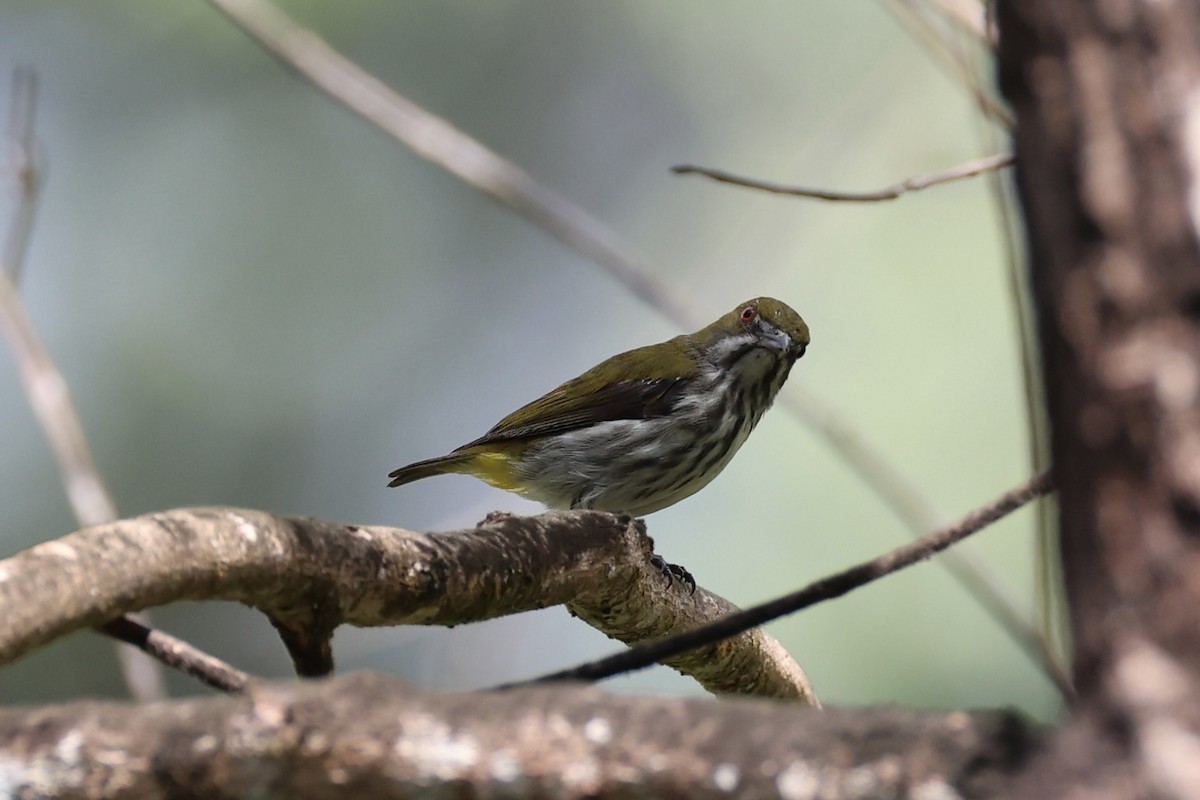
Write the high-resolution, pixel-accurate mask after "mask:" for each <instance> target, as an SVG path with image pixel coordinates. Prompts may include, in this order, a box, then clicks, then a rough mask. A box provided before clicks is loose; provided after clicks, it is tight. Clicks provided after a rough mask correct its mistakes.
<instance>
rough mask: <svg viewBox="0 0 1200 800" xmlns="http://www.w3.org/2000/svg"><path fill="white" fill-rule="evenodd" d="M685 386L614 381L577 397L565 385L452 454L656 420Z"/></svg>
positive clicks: (574, 384) (572, 384) (674, 381)
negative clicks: (606, 424)
mask: <svg viewBox="0 0 1200 800" xmlns="http://www.w3.org/2000/svg"><path fill="white" fill-rule="evenodd" d="M581 377H582V376H581ZM687 382H688V381H687V379H686V378H656V379H650V380H641V381H618V382H616V383H610V384H608V385H606V386H602V387H600V388H598V389H596V390H595V391H592V392H582V393H581V392H579V391H578V389H580V388H582V386H581V385H580V384H581V383H582V381H580V379H576V380H575V381H569V382H567V383H565V384H563V385H562V386H560V387H558V388H557V389H555V390H554V391H552V392H550V393H549V394H547V395H545V396H543V397H540V398H538V399H537V400H534V401H533V402H532V403H530V404H529V405H527V406H524V407H523V408H520V409H517V410H516V411H514V412H513V413H512V414H509V415H508V416H507V417H505V418H504V419H502V420H500V421H499V422H498V423H496V425H495V427H493V428H492V429H491V430H490V431H488V432H487V433H485V434H484V435H483V436H481V437H479V438H478V439H476V440H475V441H473V442H470V443H468V444H465V445H463V446H462V447H460V448H458V449H459V450H466V449H468V448H470V447H475V446H477V445H481V444H488V443H490V442H503V441H513V440H517V439H528V438H530V437H534V436H546V435H549V434H556V433H566V432H568V431H574V430H579V429H580V428H586V427H588V426H589V425H595V424H596V423H598V422H608V421H611V420H618V419H649V418H651V417H661V416H663V415H665V414H669V413H670V412H671V409H672V408H673V407H674V405H675V403H676V402H677V401H678V399H679V396H680V394H681V393H682V392H683V389H684V387H685V386H686V385H687Z"/></svg>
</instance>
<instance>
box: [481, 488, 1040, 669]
mask: <svg viewBox="0 0 1200 800" xmlns="http://www.w3.org/2000/svg"><path fill="white" fill-rule="evenodd" d="M1052 488H1053V484H1052V482H1051V478H1050V473H1049V472H1045V473H1042V474H1041V475H1039V476H1037V477H1036V478H1033V479H1031V480H1029V481H1027V482H1025V483H1023V484H1021V485H1020V486H1018V487H1016V488H1014V489H1010V490H1009V491H1007V492H1005V493H1004V494H1002V495H1001V496H1000V497H998V498H996V499H995V500H993V501H992V502H991V503H988V504H987V505H986V506H983V507H982V508H979V509H977V510H975V511H972V512H971V513H970V514H968V515H967V516H965V517H963V518H962V519H961V520H959V521H958V522H956V523H955V524H953V525H950V526H949V527H946V528H943V529H941V530H938V531H934V532H933V533H930V534H929V535H927V536H924V537H922V538H921V539H918V540H917V541H915V542H912V543H910V544H907V545H905V546H903V547H898V548H896V549H895V550H893V551H891V552H890V553H886V554H884V555H882V556H879V557H878V558H874V559H871V560H870V561H866V562H864V563H862V564H858V565H857V566H854V567H851V568H849V569H847V570H844V571H843V572H839V573H837V574H835V575H830V576H829V577H827V578H822V579H821V580H819V581H816V582H814V583H810V584H809V585H808V586H806V587H804V588H803V589H800V590H799V591H796V592H792V593H791V594H786V595H784V596H783V597H779V598H776V599H775V600H770V601H768V602H766V603H762V604H760V605H757V606H752V607H751V608H748V609H746V610H745V611H739V612H738V613H736V614H731V615H730V616H728V617H725V618H723V619H719V620H717V621H716V622H712V623H710V624H708V625H705V626H703V627H700V628H696V629H693V630H690V631H687V632H686V633H681V634H678V635H676V636H671V637H669V638H666V639H662V640H660V641H657V642H648V643H646V644H643V645H639V646H637V647H634V648H631V649H630V650H627V651H624V652H621V653H617V654H615V655H611V656H608V657H607V658H602V659H598V660H596V661H591V662H588V663H586V664H581V665H579V666H577V667H573V668H571V669H565V670H561V671H559V672H554V673H550V674H549V675H543V676H542V677H540V678H535V679H534V680H532V681H525V682H523V683H518V684H509V685H508V686H522V685H527V684H529V683H550V682H553V681H570V680H573V681H580V680H582V681H597V680H602V679H604V678H611V677H612V676H614V675H620V674H622V673H626V672H632V671H634V670H638V669H643V668H645V667H649V666H651V665H653V664H655V663H658V662H659V661H662V660H663V659H666V658H670V657H672V656H676V655H679V654H681V653H686V652H688V651H689V650H692V649H694V648H696V647H701V646H704V645H709V644H712V643H714V642H717V641H720V640H722V639H724V638H726V637H728V636H732V635H734V634H737V633H741V632H742V631H746V630H750V629H751V628H754V627H757V626H759V625H762V624H764V623H767V622H770V621H771V620H773V619H778V618H779V617H782V616H784V615H786V614H791V613H794V612H796V611H799V610H801V609H803V608H808V607H809V606H813V605H816V604H817V603H822V602H824V601H826V600H832V599H834V598H836V597H841V596H842V595H844V594H846V593H847V592H850V591H852V590H854V589H857V588H859V587H861V586H865V585H866V584H868V583H871V582H872V581H875V580H878V579H879V578H882V577H884V576H886V575H890V574H891V573H893V572H896V571H897V570H900V569H903V568H905V567H910V566H912V565H913V564H917V563H919V562H921V561H924V560H926V559H928V558H929V557H930V556H932V555H934V554H935V553H938V552H941V551H942V550H945V549H946V548H947V547H949V546H950V545H952V544H955V543H956V542H959V541H961V540H962V539H965V538H966V537H968V536H970V535H971V534H973V533H976V532H978V531H980V530H982V529H983V528H985V527H987V526H988V525H990V524H991V523H993V522H995V521H996V520H998V519H1000V518H1001V517H1004V516H1005V515H1007V514H1009V513H1011V512H1013V511H1015V510H1017V509H1018V508H1020V507H1021V506H1023V505H1025V504H1026V503H1028V502H1030V501H1031V500H1033V499H1035V498H1037V497H1041V496H1042V495H1044V494H1047V493H1048V492H1050V491H1051V489H1052ZM505 688H507V687H505Z"/></svg>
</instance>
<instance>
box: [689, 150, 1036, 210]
mask: <svg viewBox="0 0 1200 800" xmlns="http://www.w3.org/2000/svg"><path fill="white" fill-rule="evenodd" d="M1012 163H1013V156H1012V154H1010V153H1000V154H998V155H994V156H988V157H987V158H979V159H975V160H974V161H968V162H966V163H965V164H959V165H958V166H956V167H952V168H951V169H948V170H945V171H944V172H937V173H934V174H933V175H922V176H920V177H916V178H908V179H907V180H903V181H901V182H900V183H897V184H893V185H892V186H888V187H886V188H884V189H878V190H876V191H873V192H835V191H831V190H829V189H806V188H804V187H802V186H787V185H784V184H781V183H771V182H769V181H760V180H755V179H753V178H743V177H741V176H739V175H734V174H733V173H730V172H724V171H722V170H719V169H709V168H708V167H697V166H693V165H691V164H681V165H679V166H677V167H671V172H674V173H675V174H676V175H703V176H705V177H706V178H712V179H713V180H714V181H720V182H721V183H729V184H732V185H734V186H742V187H745V188H747V189H757V190H759V191H761V192H771V193H772V194H786V195H790V196H792V197H811V198H815V199H817V200H831V201H838V202H853V203H875V202H879V201H882V200H895V199H896V198H897V197H900V196H901V195H903V194H907V193H909V192H917V191H920V190H921V189H928V188H929V187H930V186H937V185H939V184H942V183H950V182H951V181H958V180H962V179H963V178H971V177H974V176H976V175H980V174H983V173H985V172H991V171H993V170H998V169H1002V168H1003V167H1007V166H1010V165H1011V164H1012Z"/></svg>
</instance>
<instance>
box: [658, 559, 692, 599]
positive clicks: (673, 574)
mask: <svg viewBox="0 0 1200 800" xmlns="http://www.w3.org/2000/svg"><path fill="white" fill-rule="evenodd" d="M650 566H652V567H654V568H655V569H657V570H658V571H659V573H660V574H661V575H662V576H663V578H665V579H666V581H667V586H670V585H671V584H672V583H674V582H675V581H679V582H680V583H682V584H683V585H685V586H687V587H688V594H690V595H691V594H695V593H696V579H695V578H693V577H692V573H690V572H688V571H687V570H686V569H684V568H683V567H681V566H679V565H678V564H672V563H670V562H669V561H667V560H666V559H665V558H663V557H662V556H660V555H657V554H656V555H653V556H651V557H650Z"/></svg>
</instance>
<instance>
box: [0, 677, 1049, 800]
mask: <svg viewBox="0 0 1200 800" xmlns="http://www.w3.org/2000/svg"><path fill="white" fill-rule="evenodd" d="M1035 743H1036V736H1035V734H1033V733H1031V731H1030V730H1029V729H1028V728H1027V727H1026V726H1025V725H1024V724H1023V723H1022V722H1021V721H1020V720H1019V719H1017V718H1015V717H1012V716H1011V715H1007V714H1004V713H999V712H979V713H972V714H968V713H965V712H949V713H945V712H938V713H935V712H925V713H922V712H916V711H907V710H900V709H889V710H880V711H831V712H818V711H815V710H811V709H803V708H798V707H796V706H795V705H785V704H770V703H765V702H762V701H758V700H749V699H736V698H730V699H728V700H727V701H723V702H721V703H713V702H711V701H707V700H704V701H701V700H669V699H662V698H646V697H614V696H609V695H605V694H602V693H600V692H598V691H595V690H591V689H581V688H577V687H561V686H560V687H553V688H541V687H538V688H527V689H520V690H513V691H511V692H484V693H473V694H465V695H439V694H432V693H425V692H421V691H419V690H417V689H415V688H414V687H412V686H409V685H407V684H405V683H403V682H401V681H397V680H395V679H392V678H386V677H383V676H379V675H371V674H366V673H362V674H358V675H353V676H349V677H346V678H337V679H333V680H329V681H320V682H308V683H299V684H297V683H293V684H289V685H281V686H264V687H259V688H256V689H255V690H253V691H252V692H251V693H249V694H248V695H246V696H243V697H241V698H227V697H217V698H208V699H205V700H190V701H174V702H168V703H158V704H154V705H151V706H145V707H140V708H139V707H136V706H130V705H128V704H120V703H74V704H71V705H64V706H58V707H54V708H45V709H25V710H22V709H16V710H9V711H0V746H2V747H3V750H2V755H0V796H3V797H13V798H46V797H72V798H125V797H137V798H167V797H180V796H185V795H186V796H188V797H222V798H223V797H256V798H275V797H278V798H289V800H293V799H299V798H346V797H370V798H377V799H378V800H386V799H387V798H411V797H450V796H453V797H460V798H472V797H489V798H542V797H545V798H549V797H553V798H560V799H562V800H569V799H570V798H610V797H612V798H628V797H659V798H664V797H665V798H674V797H677V798H708V797H729V796H731V795H735V796H741V797H755V798H772V797H783V798H802V797H817V796H820V797H881V798H882V797H927V798H937V797H962V798H978V797H989V796H992V795H994V793H995V791H996V790H997V788H998V787H1000V786H1002V785H1004V783H1005V782H1006V781H1007V780H1009V778H1010V777H1011V774H1012V773H1013V771H1014V770H1017V769H1020V767H1021V766H1022V764H1023V763H1024V762H1025V760H1026V759H1027V758H1028V757H1029V754H1030V753H1031V752H1032V749H1033V747H1034V745H1035ZM818 790H819V791H820V794H819V795H818V794H817V792H818Z"/></svg>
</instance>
